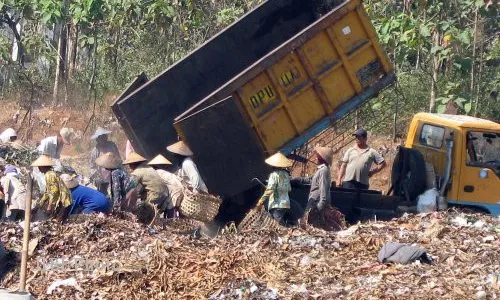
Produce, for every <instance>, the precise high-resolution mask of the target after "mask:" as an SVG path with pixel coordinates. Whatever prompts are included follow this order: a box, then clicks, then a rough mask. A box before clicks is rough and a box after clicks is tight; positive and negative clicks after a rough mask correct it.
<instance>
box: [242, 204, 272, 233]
mask: <svg viewBox="0 0 500 300" xmlns="http://www.w3.org/2000/svg"><path fill="white" fill-rule="evenodd" d="M280 227H281V225H280V224H279V223H278V222H277V221H276V220H275V219H273V217H272V216H271V215H270V214H269V213H268V212H267V211H266V209H265V208H264V207H263V206H261V207H255V208H253V209H252V210H250V211H249V212H248V214H247V215H246V216H245V218H244V219H243V220H242V221H241V223H240V224H239V225H238V230H240V231H249V230H274V229H278V228H280Z"/></svg>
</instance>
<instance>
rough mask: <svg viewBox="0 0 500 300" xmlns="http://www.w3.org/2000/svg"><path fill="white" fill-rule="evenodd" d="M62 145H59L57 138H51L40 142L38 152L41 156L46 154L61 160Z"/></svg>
mask: <svg viewBox="0 0 500 300" xmlns="http://www.w3.org/2000/svg"><path fill="white" fill-rule="evenodd" d="M62 148H63V147H62V145H59V147H58V145H57V136H49V137H46V138H44V139H43V140H41V141H40V145H39V146H38V148H37V150H38V152H39V153H40V154H45V155H48V156H50V157H51V158H55V159H59V158H61V152H62Z"/></svg>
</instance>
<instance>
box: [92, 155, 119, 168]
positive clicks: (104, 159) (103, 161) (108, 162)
mask: <svg viewBox="0 0 500 300" xmlns="http://www.w3.org/2000/svg"><path fill="white" fill-rule="evenodd" d="M95 163H96V165H98V166H99V167H102V168H106V169H118V168H119V167H120V166H121V165H122V161H121V159H119V158H118V157H116V155H114V154H113V153H112V152H108V153H104V154H103V155H101V156H99V157H98V158H97V159H96V160H95Z"/></svg>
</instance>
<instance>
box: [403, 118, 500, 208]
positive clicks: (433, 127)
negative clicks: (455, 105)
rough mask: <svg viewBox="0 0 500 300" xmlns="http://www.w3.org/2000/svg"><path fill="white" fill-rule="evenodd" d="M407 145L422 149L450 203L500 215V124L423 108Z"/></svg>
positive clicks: (434, 179)
mask: <svg viewBox="0 0 500 300" xmlns="http://www.w3.org/2000/svg"><path fill="white" fill-rule="evenodd" d="M406 147H407V148H412V149H416V150H418V151H419V152H420V153H421V154H422V156H423V158H424V160H425V162H426V163H427V165H428V166H429V165H430V166H432V168H433V169H434V170H430V172H427V176H431V177H432V174H436V175H435V177H434V178H429V179H428V182H430V185H431V186H432V185H435V186H436V187H438V188H439V192H440V196H442V197H446V199H442V200H446V201H447V203H448V204H451V205H459V206H468V207H472V208H475V209H479V210H482V211H484V212H488V213H491V214H493V215H500V124H498V123H495V122H492V121H488V120H483V119H479V118H475V117H470V116H458V115H443V114H430V113H419V114H416V115H415V116H414V118H413V121H412V122H411V125H410V128H409V131H408V137H407V140H406Z"/></svg>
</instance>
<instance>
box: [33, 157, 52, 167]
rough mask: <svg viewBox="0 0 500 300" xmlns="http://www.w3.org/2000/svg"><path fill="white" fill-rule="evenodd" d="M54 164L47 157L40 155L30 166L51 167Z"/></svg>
mask: <svg viewBox="0 0 500 300" xmlns="http://www.w3.org/2000/svg"><path fill="white" fill-rule="evenodd" d="M53 165H54V162H53V161H52V158H50V156H48V155H40V157H38V158H37V159H36V160H35V161H34V162H33V163H32V164H31V166H32V167H52V166H53Z"/></svg>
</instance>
